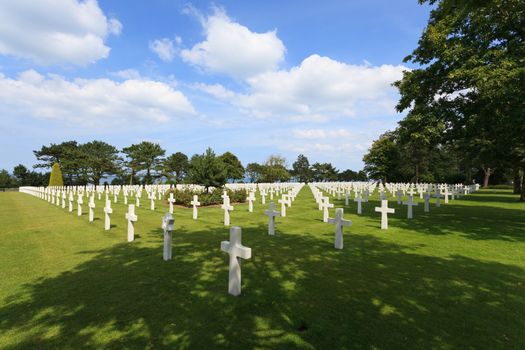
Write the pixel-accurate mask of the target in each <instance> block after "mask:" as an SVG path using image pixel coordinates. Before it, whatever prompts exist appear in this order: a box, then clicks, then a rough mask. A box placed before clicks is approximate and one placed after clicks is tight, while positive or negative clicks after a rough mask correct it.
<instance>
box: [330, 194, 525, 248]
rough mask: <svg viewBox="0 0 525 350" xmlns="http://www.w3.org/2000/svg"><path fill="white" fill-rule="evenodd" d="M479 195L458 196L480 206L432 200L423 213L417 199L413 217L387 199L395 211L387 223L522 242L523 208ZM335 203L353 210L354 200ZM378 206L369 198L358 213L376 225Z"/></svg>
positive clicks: (524, 236) (524, 228)
mask: <svg viewBox="0 0 525 350" xmlns="http://www.w3.org/2000/svg"><path fill="white" fill-rule="evenodd" d="M481 197H482V196H476V195H470V196H465V197H462V198H461V200H462V201H466V200H469V201H473V202H478V201H479V202H480V205H465V204H461V202H456V201H450V202H449V204H444V203H442V204H441V207H436V206H435V202H432V203H431V205H430V212H429V213H425V212H424V204H423V202H419V205H418V206H416V207H414V208H413V211H414V218H413V219H407V217H406V215H407V206H406V205H399V204H397V201H396V200H392V199H391V198H389V202H388V206H389V207H390V208H394V209H395V210H396V212H395V214H389V225H390V226H391V227H392V228H394V227H398V228H402V229H406V230H413V231H417V232H418V233H423V234H430V235H446V234H458V235H461V236H463V237H466V238H469V239H474V240H504V241H522V242H523V241H525V210H522V209H519V208H517V209H509V208H502V207H496V206H484V205H481V203H482V202H487V201H485V200H483V199H479V198H481ZM508 197H510V196H508V195H507V196H506V197H505V199H506V202H507V203H513V202H512V201H511V200H510V199H509V198H508ZM334 203H335V207H336V208H337V207H340V208H345V213H346V212H349V213H355V210H356V209H355V208H356V205H355V204H354V203H351V204H350V205H349V206H345V205H344V200H341V201H338V200H335V201H334ZM458 203H459V204H458ZM379 206H380V202H379V200H377V199H370V200H369V202H367V203H363V213H362V214H361V215H359V216H361V217H367V218H369V219H371V220H374V221H375V222H377V225H374V226H373V227H379V226H380V214H379V213H376V212H375V211H374V208H375V207H379ZM368 226H372V224H368Z"/></svg>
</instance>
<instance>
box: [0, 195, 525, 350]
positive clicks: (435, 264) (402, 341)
mask: <svg viewBox="0 0 525 350" xmlns="http://www.w3.org/2000/svg"><path fill="white" fill-rule="evenodd" d="M144 197H145V196H143V198H144ZM418 200H419V199H418ZM516 200H517V196H514V195H511V194H510V192H507V191H504V190H498V191H495V190H494V191H480V192H478V193H476V194H473V195H469V196H464V197H461V199H459V200H455V201H451V202H450V204H448V205H442V206H441V208H436V207H435V206H434V205H432V206H431V212H430V213H429V214H424V213H423V205H422V203H420V205H419V206H418V207H415V208H414V219H413V220H407V219H406V206H402V207H401V206H398V205H397V204H396V201H395V200H393V199H392V198H390V202H389V205H390V207H394V208H396V213H395V214H394V215H391V216H390V222H389V226H390V228H389V230H388V231H382V230H380V216H379V213H375V212H374V207H375V206H377V205H378V200H377V197H373V198H371V200H370V202H369V203H364V205H363V215H360V216H357V215H356V214H355V213H356V203H353V202H352V203H351V205H350V206H349V207H345V218H347V219H351V220H352V221H353V225H352V227H350V228H345V229H344V230H345V231H344V232H345V233H344V249H343V250H336V249H334V247H333V245H334V226H333V225H329V224H325V223H323V222H322V212H320V211H318V210H317V205H316V204H315V202H314V199H313V196H312V194H311V192H310V190H309V189H308V188H307V187H304V188H303V189H302V191H301V192H300V194H299V196H298V197H297V199H296V201H295V202H294V204H293V206H292V207H291V208H289V209H288V211H287V215H288V216H287V217H286V218H277V235H276V236H274V237H271V236H268V235H267V226H266V223H267V217H266V216H264V215H263V213H262V212H263V210H264V209H266V206H262V205H261V204H260V198H259V196H258V198H257V202H258V203H257V204H256V205H255V209H254V211H255V212H254V213H248V211H247V204H242V205H235V210H234V211H233V212H232V219H231V222H232V225H238V226H241V227H242V228H243V243H244V245H246V246H248V247H251V248H252V259H250V260H244V261H242V279H243V280H242V282H243V285H242V295H241V296H239V297H232V296H230V295H228V293H227V288H228V266H227V263H228V255H227V254H226V253H223V252H221V251H220V242H221V241H222V240H227V239H228V236H229V231H228V228H225V227H224V226H223V225H222V217H223V211H222V210H220V209H219V208H217V207H213V208H201V209H199V220H198V221H193V220H192V219H191V209H186V208H176V209H175V228H176V231H175V233H174V236H173V260H171V261H168V262H165V261H163V260H162V245H163V235H162V231H161V229H160V226H161V216H162V215H163V213H164V212H166V211H167V205H166V203H163V204H159V203H157V210H156V211H154V212H153V211H150V210H149V202H148V201H145V200H144V199H143V200H142V206H141V207H140V208H137V214H138V217H139V221H138V222H137V223H136V240H135V241H134V242H131V243H128V242H127V241H126V222H125V219H124V213H125V211H126V208H125V207H124V205H123V204H122V198H120V200H119V204H117V205H115V204H113V212H114V214H113V215H112V224H113V225H114V227H112V229H111V230H110V231H109V232H106V231H104V229H103V226H104V223H103V212H102V207H103V204H102V201H100V202H99V201H97V208H96V215H95V216H96V220H95V222H93V223H89V222H88V218H87V213H86V212H85V213H84V215H83V216H82V217H77V215H76V206H75V210H74V212H73V213H68V212H67V209H61V208H59V207H56V206H53V205H51V204H49V203H47V202H45V201H43V200H41V199H38V198H35V197H32V196H29V195H25V194H21V193H0V348H1V349H80V348H82V349H85V348H87V349H90V348H93V349H102V348H103V349H109V348H115V349H122V348H135V349H147V348H149V349H159V348H171V349H184V348H192V349H217V348H224V349H251V348H258V349H286V348H301V349H407V348H415V349H431V348H434V349H470V348H472V349H481V348H484V349H525V204H524V203H519V202H517V201H516ZM84 202H85V203H86V204H84V211H87V202H88V201H87V200H86V198H84ZM335 203H336V207H344V201H337V200H335ZM75 205H76V203H75ZM333 214H334V211H331V216H333Z"/></svg>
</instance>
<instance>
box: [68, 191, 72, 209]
mask: <svg viewBox="0 0 525 350" xmlns="http://www.w3.org/2000/svg"><path fill="white" fill-rule="evenodd" d="M68 211H69V212H70V213H71V212H72V211H73V192H69V206H68Z"/></svg>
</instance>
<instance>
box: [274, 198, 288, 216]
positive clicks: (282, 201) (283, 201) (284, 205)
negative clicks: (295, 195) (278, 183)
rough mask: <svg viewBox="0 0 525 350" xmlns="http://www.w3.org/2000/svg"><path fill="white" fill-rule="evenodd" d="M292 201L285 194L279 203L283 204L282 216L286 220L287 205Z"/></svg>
mask: <svg viewBox="0 0 525 350" xmlns="http://www.w3.org/2000/svg"><path fill="white" fill-rule="evenodd" d="M289 201H290V198H288V195H286V194H283V195H282V197H281V199H279V200H278V201H277V202H278V203H280V204H281V216H282V217H283V218H284V217H286V204H288V202H289Z"/></svg>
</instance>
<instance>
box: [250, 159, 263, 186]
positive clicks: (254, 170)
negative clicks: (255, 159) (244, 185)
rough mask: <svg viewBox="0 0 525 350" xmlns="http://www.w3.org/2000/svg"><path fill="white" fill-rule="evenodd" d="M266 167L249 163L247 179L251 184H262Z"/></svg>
mask: <svg viewBox="0 0 525 350" xmlns="http://www.w3.org/2000/svg"><path fill="white" fill-rule="evenodd" d="M263 170H264V166H262V165H261V164H259V163H248V164H247V165H246V177H247V178H248V179H249V180H250V182H261V179H262V177H263Z"/></svg>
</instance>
